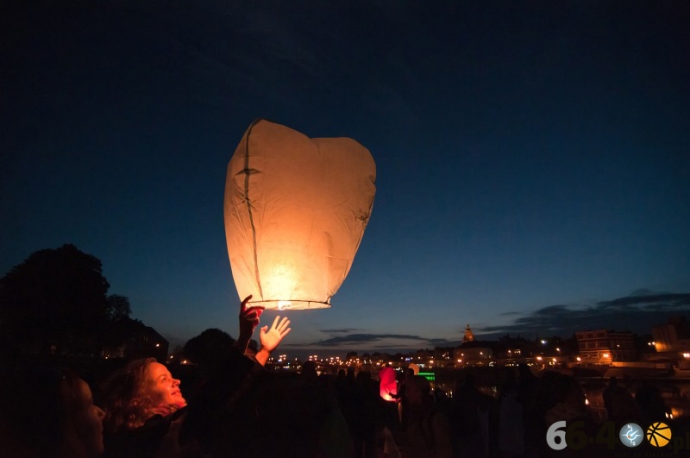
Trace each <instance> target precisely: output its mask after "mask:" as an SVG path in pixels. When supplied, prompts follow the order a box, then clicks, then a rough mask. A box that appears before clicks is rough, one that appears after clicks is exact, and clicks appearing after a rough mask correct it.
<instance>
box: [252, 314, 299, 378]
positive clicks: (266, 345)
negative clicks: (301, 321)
mask: <svg viewBox="0 0 690 458" xmlns="http://www.w3.org/2000/svg"><path fill="white" fill-rule="evenodd" d="M289 325H290V320H288V319H287V317H283V319H282V320H281V319H280V317H279V316H277V317H276V318H275V320H273V325H271V328H270V329H269V327H268V326H264V327H263V328H261V330H260V331H259V336H260V338H261V350H259V351H258V353H257V354H256V360H257V361H258V362H259V363H260V364H261V365H262V366H264V365H266V361H268V357H269V356H270V355H271V352H272V351H273V350H275V349H276V347H277V346H278V344H279V343H280V341H281V340H283V337H285V336H286V335H288V333H289V332H290V331H291V330H292V329H291V328H288V326H289Z"/></svg>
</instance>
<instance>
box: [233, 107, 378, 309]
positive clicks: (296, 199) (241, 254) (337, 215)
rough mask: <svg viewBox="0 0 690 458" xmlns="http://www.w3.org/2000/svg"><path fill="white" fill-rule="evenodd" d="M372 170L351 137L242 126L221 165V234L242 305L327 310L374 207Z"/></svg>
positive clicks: (362, 149)
mask: <svg viewBox="0 0 690 458" xmlns="http://www.w3.org/2000/svg"><path fill="white" fill-rule="evenodd" d="M375 180H376V165H375V164H374V160H373V158H372V157H371V154H370V153H369V150H367V149H366V148H365V147H364V146H362V145H361V144H359V143H357V142H356V141H355V140H352V139H350V138H313V139H310V138H309V137H306V136H305V135H303V134H301V133H299V132H297V131H295V130H292V129H290V128H288V127H285V126H282V125H280V124H275V123H272V122H269V121H266V120H262V119H260V120H257V121H255V122H254V123H252V125H250V126H249V128H248V129H247V131H246V132H245V133H244V136H243V137H242V141H240V144H239V145H238V146H237V149H236V150H235V154H233V156H232V158H231V159H230V163H229V164H228V172H227V177H226V182H225V235H226V240H227V244H228V255H229V257H230V266H231V268H232V276H233V278H234V280H235V286H236V287H237V292H238V293H239V296H240V298H244V297H246V296H248V295H250V294H251V295H253V297H252V300H251V301H250V303H251V304H253V305H262V306H265V307H266V308H267V309H276V308H278V309H285V308H290V309H315V308H325V307H330V301H331V297H332V296H333V295H334V294H335V293H336V292H337V291H338V288H340V285H342V283H343V281H344V280H345V277H346V276H347V274H348V272H349V270H350V267H351V266H352V262H353V261H354V258H355V253H356V252H357V248H358V247H359V244H360V242H361V240H362V236H363V235H364V229H365V228H366V226H367V223H368V222H369V217H370V216H371V210H372V207H373V204H374V194H375V193H376V187H375V185H374V182H375Z"/></svg>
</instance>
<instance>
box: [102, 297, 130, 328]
mask: <svg viewBox="0 0 690 458" xmlns="http://www.w3.org/2000/svg"><path fill="white" fill-rule="evenodd" d="M131 313H132V307H131V306H130V305H129V299H127V297H125V296H120V295H119V294H111V295H110V296H108V320H110V321H111V322H117V321H121V320H123V319H124V318H129V315H130V314H131Z"/></svg>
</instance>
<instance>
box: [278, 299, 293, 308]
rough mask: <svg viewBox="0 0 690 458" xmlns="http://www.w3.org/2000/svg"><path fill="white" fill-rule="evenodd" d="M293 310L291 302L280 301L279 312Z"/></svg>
mask: <svg viewBox="0 0 690 458" xmlns="http://www.w3.org/2000/svg"><path fill="white" fill-rule="evenodd" d="M289 308H292V302H290V301H278V310H285V309H289Z"/></svg>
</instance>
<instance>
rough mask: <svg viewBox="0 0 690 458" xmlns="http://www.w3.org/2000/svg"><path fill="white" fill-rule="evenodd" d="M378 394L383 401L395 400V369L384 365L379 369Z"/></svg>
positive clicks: (396, 387)
mask: <svg viewBox="0 0 690 458" xmlns="http://www.w3.org/2000/svg"><path fill="white" fill-rule="evenodd" d="M379 394H380V395H381V397H382V398H383V400H384V401H395V400H396V396H397V395H398V381H397V380H396V374H395V369H393V368H392V367H384V368H383V369H381V370H380V371H379Z"/></svg>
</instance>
